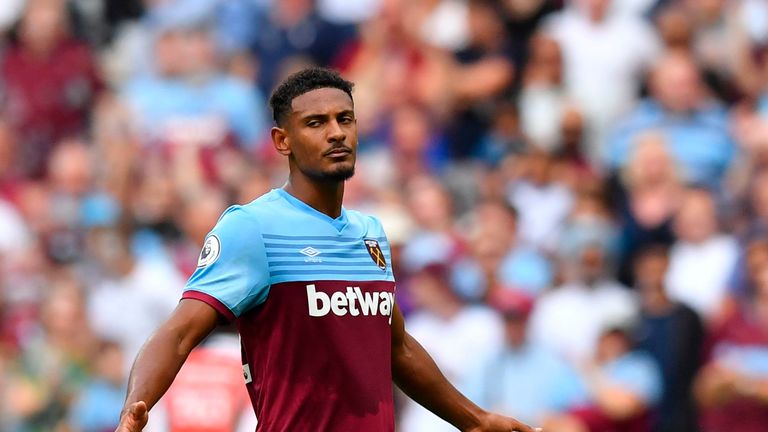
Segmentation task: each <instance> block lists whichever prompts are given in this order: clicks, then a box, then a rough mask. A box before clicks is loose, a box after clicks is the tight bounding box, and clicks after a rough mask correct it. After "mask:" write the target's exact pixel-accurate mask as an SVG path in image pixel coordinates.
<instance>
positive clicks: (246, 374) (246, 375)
mask: <svg viewBox="0 0 768 432" xmlns="http://www.w3.org/2000/svg"><path fill="white" fill-rule="evenodd" d="M243 379H245V383H246V384H250V383H251V381H253V377H252V376H251V367H250V366H248V363H246V364H244V365H243Z"/></svg>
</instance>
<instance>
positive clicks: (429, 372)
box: [392, 306, 537, 432]
mask: <svg viewBox="0 0 768 432" xmlns="http://www.w3.org/2000/svg"><path fill="white" fill-rule="evenodd" d="M392 379H393V380H394V382H395V384H397V386H398V387H399V388H400V389H401V390H402V391H403V392H404V393H405V394H406V395H408V397H410V398H411V399H413V400H414V401H416V402H418V403H419V404H420V405H422V406H423V407H425V408H426V409H428V410H430V411H432V412H433V413H435V414H436V415H437V416H439V417H441V418H442V419H443V420H445V421H447V422H449V423H450V424H452V425H454V426H455V427H456V428H458V429H459V430H461V431H462V432H535V431H537V429H534V428H532V427H530V426H527V425H525V424H523V423H521V422H519V421H517V420H515V419H513V418H509V417H504V416H501V415H498V414H493V413H490V412H487V411H485V410H483V409H482V408H480V407H478V406H477V405H475V404H474V403H473V402H472V401H470V400H469V399H467V398H466V397H465V396H464V395H462V394H461V393H460V392H459V391H458V390H456V388H455V387H454V386H453V385H451V383H450V382H448V380H447V379H446V378H445V376H444V375H443V374H442V372H440V369H439V368H438V367H437V365H436V364H435V362H434V360H432V357H430V356H429V354H428V353H427V352H426V351H425V350H424V348H423V347H422V346H421V345H420V344H419V343H418V342H417V341H416V339H414V338H413V337H412V336H411V335H409V334H408V332H406V331H405V321H404V320H403V315H402V313H400V308H399V307H397V306H395V308H394V311H393V317H392Z"/></svg>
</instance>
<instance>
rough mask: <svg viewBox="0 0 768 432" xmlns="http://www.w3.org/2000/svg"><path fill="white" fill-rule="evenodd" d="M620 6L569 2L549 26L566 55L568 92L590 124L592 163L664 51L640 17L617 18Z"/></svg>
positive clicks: (596, 0) (601, 0) (608, 0)
mask: <svg viewBox="0 0 768 432" xmlns="http://www.w3.org/2000/svg"><path fill="white" fill-rule="evenodd" d="M614 3H615V4H614ZM619 3H624V2H621V1H613V0H579V1H575V2H570V4H569V6H568V7H567V8H566V9H564V10H563V11H561V12H558V13H556V14H554V15H553V16H552V17H551V19H549V20H548V21H547V22H545V23H544V31H545V32H546V33H548V34H550V35H551V37H552V38H554V39H555V40H556V41H557V42H558V44H559V45H560V48H561V49H562V51H563V63H564V83H565V88H566V90H567V92H568V95H569V96H570V97H571V98H572V99H573V101H574V103H575V104H576V106H577V107H578V109H579V110H580V111H581V112H582V113H583V114H584V117H585V118H586V120H587V125H588V131H589V136H590V139H589V140H588V144H589V146H588V148H587V151H588V154H589V156H590V159H591V160H592V161H596V160H597V159H598V158H599V157H601V156H602V155H603V153H604V151H605V149H604V148H603V146H602V142H601V141H602V140H603V138H604V137H605V136H606V135H607V133H608V131H610V129H611V128H612V125H613V123H614V122H615V121H616V120H617V119H618V118H619V116H620V115H621V114H622V113H623V112H625V111H626V110H628V109H629V108H631V106H632V104H633V103H634V101H635V99H636V97H637V94H638V91H639V81H640V78H641V76H642V74H643V73H644V72H645V70H647V69H648V68H649V67H650V65H651V64H652V62H653V61H654V59H655V58H656V57H657V56H658V52H659V41H658V37H657V36H656V34H655V33H654V32H653V29H652V28H651V26H650V25H649V24H648V23H647V22H645V21H644V20H643V19H642V18H641V17H639V16H637V15H633V14H622V13H617V11H616V10H614V7H615V6H616V4H619Z"/></svg>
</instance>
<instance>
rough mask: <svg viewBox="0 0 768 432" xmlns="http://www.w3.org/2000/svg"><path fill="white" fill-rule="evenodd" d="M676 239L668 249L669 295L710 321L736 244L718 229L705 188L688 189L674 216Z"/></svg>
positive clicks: (721, 295) (731, 266)
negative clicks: (669, 249)
mask: <svg viewBox="0 0 768 432" xmlns="http://www.w3.org/2000/svg"><path fill="white" fill-rule="evenodd" d="M674 229H675V233H676V235H677V242H675V244H674V245H673V246H672V250H671V252H670V257H669V258H670V262H669V273H668V274H667V277H666V285H667V290H668V293H669V296H670V297H671V298H673V299H675V300H677V301H680V302H682V303H685V304H686V305H688V306H689V307H691V308H693V309H694V310H695V311H696V312H697V313H698V314H699V315H700V316H701V317H702V318H704V319H706V320H711V319H713V318H716V317H717V316H718V315H719V314H722V313H723V311H722V310H721V308H722V305H723V304H724V299H725V296H726V293H727V290H728V278H729V277H730V275H731V273H732V272H733V269H734V266H735V265H736V261H737V259H738V254H739V252H738V244H737V242H736V239H735V238H733V237H732V236H729V235H726V234H723V233H722V232H721V231H720V227H719V221H718V217H717V209H716V208H715V201H714V199H713V197H712V195H711V193H710V192H709V191H707V190H705V189H695V188H693V189H689V190H688V191H687V192H686V193H685V194H684V195H683V197H682V199H681V204H680V209H679V211H678V213H677V215H676V216H675V221H674Z"/></svg>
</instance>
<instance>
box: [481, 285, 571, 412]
mask: <svg viewBox="0 0 768 432" xmlns="http://www.w3.org/2000/svg"><path fill="white" fill-rule="evenodd" d="M533 301H534V299H533V298H531V297H529V296H528V295H527V294H525V293H522V292H519V291H514V290H497V291H495V292H494V293H493V294H491V295H490V296H489V298H488V303H489V304H490V305H491V306H492V307H493V308H494V309H495V310H497V311H498V312H499V313H500V314H501V315H502V317H503V318H504V330H505V331H504V334H505V339H504V340H505V344H504V347H503V349H502V350H501V351H500V352H499V353H497V354H496V355H494V356H492V357H490V358H489V359H488V362H487V363H486V364H484V365H482V367H481V368H479V370H478V371H477V373H476V376H474V377H472V379H471V380H470V384H469V387H468V395H469V396H470V397H471V398H472V399H473V400H474V401H476V402H477V403H478V404H479V405H481V406H484V407H486V408H489V409H493V410H494V411H497V412H501V413H505V414H507V415H512V416H517V417H518V418H520V419H524V421H526V422H528V423H530V424H543V422H544V421H545V419H546V417H548V416H550V415H552V413H557V412H563V411H566V410H568V409H569V408H571V407H572V405H574V404H575V403H576V402H577V401H578V395H579V393H578V389H579V387H578V386H579V382H578V379H579V378H578V375H577V372H576V369H574V368H572V367H571V366H570V365H568V364H567V363H566V362H565V361H563V360H562V359H561V358H559V357H558V356H556V355H555V354H554V353H552V352H551V351H549V350H547V349H546V348H544V347H542V346H541V345H539V344H536V343H533V342H531V341H530V340H529V339H528V337H527V321H528V316H529V314H530V312H531V309H532V308H533ZM521 394H525V395H526V396H525V397H524V398H521V397H520V395H521Z"/></svg>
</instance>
